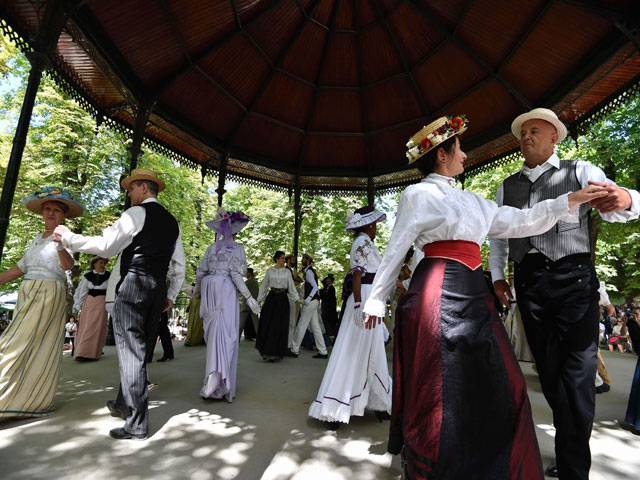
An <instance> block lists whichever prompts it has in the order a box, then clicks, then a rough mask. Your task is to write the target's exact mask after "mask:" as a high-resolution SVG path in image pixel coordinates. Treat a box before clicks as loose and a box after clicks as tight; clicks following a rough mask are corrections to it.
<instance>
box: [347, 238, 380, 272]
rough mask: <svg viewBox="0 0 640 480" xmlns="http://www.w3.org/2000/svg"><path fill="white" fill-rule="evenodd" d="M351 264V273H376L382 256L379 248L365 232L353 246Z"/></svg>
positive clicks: (350, 256)
mask: <svg viewBox="0 0 640 480" xmlns="http://www.w3.org/2000/svg"><path fill="white" fill-rule="evenodd" d="M349 262H350V263H351V271H352V272H353V271H355V270H359V271H361V272H362V274H363V275H364V274H365V273H376V272H377V271H378V267H379V266H380V262H382V255H380V252H379V251H378V247H376V244H375V243H373V240H371V239H370V238H369V235H367V234H366V233H364V232H360V233H359V234H358V236H357V237H356V239H355V240H354V241H353V244H352V245H351V253H350V254H349Z"/></svg>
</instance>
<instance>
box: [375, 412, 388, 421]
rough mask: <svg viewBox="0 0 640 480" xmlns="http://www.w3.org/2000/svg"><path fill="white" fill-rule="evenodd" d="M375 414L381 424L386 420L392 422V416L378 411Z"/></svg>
mask: <svg viewBox="0 0 640 480" xmlns="http://www.w3.org/2000/svg"><path fill="white" fill-rule="evenodd" d="M374 413H375V414H376V418H377V419H378V421H379V422H380V423H382V422H384V421H385V420H391V415H389V414H388V413H387V412H384V411H382V410H376V411H375V412H374Z"/></svg>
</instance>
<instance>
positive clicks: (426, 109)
mask: <svg viewBox="0 0 640 480" xmlns="http://www.w3.org/2000/svg"><path fill="white" fill-rule="evenodd" d="M371 1H372V3H373V6H374V8H375V10H376V13H377V14H378V17H380V18H381V21H382V27H383V28H384V30H385V31H386V32H387V35H389V39H390V40H391V44H392V45H393V48H394V49H395V50H396V54H397V55H398V58H399V59H400V63H401V64H402V68H403V69H404V75H405V76H407V77H408V78H409V83H411V87H412V88H413V91H414V93H415V94H416V98H417V99H418V103H419V105H420V110H421V111H422V114H423V115H424V116H425V117H426V116H428V115H429V114H430V113H431V111H430V110H429V107H428V106H427V101H426V100H425V98H424V95H423V94H422V90H420V87H418V83H417V82H416V79H415V77H414V76H413V73H411V68H410V67H409V63H408V62H407V59H406V57H405V56H404V53H402V48H401V47H400V42H398V38H397V37H396V35H395V34H394V33H393V30H392V29H391V27H390V26H389V21H388V20H387V18H386V17H385V16H384V15H383V14H382V8H381V7H380V4H379V3H378V0H371ZM395 8H397V5H396V7H395ZM360 65H361V66H362V63H360Z"/></svg>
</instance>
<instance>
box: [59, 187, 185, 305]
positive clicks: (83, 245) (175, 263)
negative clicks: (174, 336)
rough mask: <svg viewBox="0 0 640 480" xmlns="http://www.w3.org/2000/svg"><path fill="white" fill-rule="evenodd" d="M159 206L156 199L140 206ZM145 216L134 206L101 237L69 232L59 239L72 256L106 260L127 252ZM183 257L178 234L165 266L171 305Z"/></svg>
mask: <svg viewBox="0 0 640 480" xmlns="http://www.w3.org/2000/svg"><path fill="white" fill-rule="evenodd" d="M151 202H156V203H159V202H158V200H157V199H156V198H153V197H152V198H147V199H146V200H144V201H143V202H142V203H143V204H144V203H151ZM146 216H147V213H146V211H145V209H144V208H142V207H141V206H135V207H131V208H129V209H127V210H126V211H125V212H123V213H122V215H121V216H120V218H119V219H118V220H116V222H115V223H114V224H113V225H110V226H109V227H107V228H105V229H104V230H103V231H102V235H101V236H95V237H89V236H85V235H79V234H77V233H73V232H71V231H68V232H65V233H64V235H62V244H63V245H64V246H65V247H68V248H70V249H71V250H73V251H74V252H84V253H92V254H94V255H99V256H101V257H104V258H110V257H113V256H115V255H117V254H118V253H120V252H122V251H123V250H124V249H125V248H127V247H128V246H129V245H130V244H131V242H132V241H133V239H134V237H135V236H136V235H138V233H140V232H141V231H142V227H144V221H145V219H146ZM185 263H186V262H185V257H184V249H183V247H182V239H181V236H180V233H178V239H177V240H176V246H175V248H174V250H173V255H172V256H171V263H170V265H169V273H168V275H169V277H168V278H170V281H169V284H168V285H167V298H168V299H169V300H171V301H172V302H174V301H175V299H176V296H177V295H178V292H179V291H180V287H182V283H183V282H184V276H185Z"/></svg>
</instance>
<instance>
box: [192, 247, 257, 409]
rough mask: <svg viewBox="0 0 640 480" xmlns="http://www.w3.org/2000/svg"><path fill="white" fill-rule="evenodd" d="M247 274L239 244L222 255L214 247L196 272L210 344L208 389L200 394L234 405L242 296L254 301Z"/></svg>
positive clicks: (206, 380)
mask: <svg viewBox="0 0 640 480" xmlns="http://www.w3.org/2000/svg"><path fill="white" fill-rule="evenodd" d="M246 271H247V260H246V255H245V252H244V247H243V246H242V245H240V244H239V243H234V244H233V245H231V246H222V248H221V250H220V251H219V252H218V253H216V246H215V243H214V244H213V245H211V246H210V247H209V248H208V249H207V252H206V253H205V255H204V257H203V258H202V261H201V262H200V265H199V266H198V269H197V271H196V292H200V293H201V295H200V296H201V302H200V316H201V317H202V322H203V326H204V338H205V340H206V342H207V363H206V371H205V377H204V385H203V386H202V389H201V390H200V395H201V396H202V397H204V398H224V399H226V400H227V401H228V402H231V401H233V399H234V398H235V396H236V374H237V367H238V340H239V334H238V328H239V322H240V306H239V303H238V292H240V293H241V294H242V295H243V296H244V297H245V298H249V297H251V293H250V292H249V290H248V289H247V286H246V285H245V283H244V279H243V278H242V277H243V275H245V274H246Z"/></svg>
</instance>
